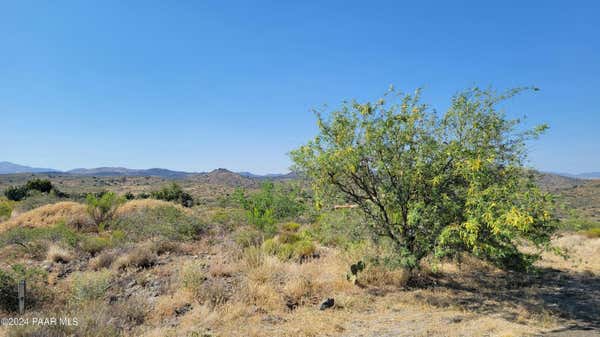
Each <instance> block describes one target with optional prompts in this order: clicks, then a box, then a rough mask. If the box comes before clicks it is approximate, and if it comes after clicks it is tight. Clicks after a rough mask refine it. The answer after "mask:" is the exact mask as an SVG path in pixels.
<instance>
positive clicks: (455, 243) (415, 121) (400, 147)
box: [291, 88, 557, 269]
mask: <svg viewBox="0 0 600 337" xmlns="http://www.w3.org/2000/svg"><path fill="white" fill-rule="evenodd" d="M522 90H523V88H517V89H513V90H509V91H507V92H505V93H501V94H498V93H496V92H495V91H493V90H491V89H490V90H481V89H478V88H473V89H470V90H466V91H465V92H462V93H459V94H457V95H455V96H454V97H453V98H452V100H451V102H450V106H449V107H448V110H447V111H446V113H444V114H441V115H440V114H437V113H436V112H435V110H433V109H431V108H430V107H429V106H428V105H427V104H423V103H422V102H421V101H420V95H421V94H420V91H417V92H416V93H415V94H400V95H396V94H395V93H394V92H393V90H392V91H391V92H388V93H387V94H386V97H384V98H382V99H380V100H378V101H376V102H373V103H370V102H366V103H358V102H357V101H346V102H345V103H344V105H343V106H342V107H341V108H340V109H338V110H335V111H331V112H330V113H326V112H323V113H319V114H317V118H318V123H317V124H318V134H317V135H316V137H314V138H313V139H312V140H310V141H309V142H308V143H306V144H305V145H304V146H301V147H300V148H299V149H297V150H294V151H292V152H291V157H292V160H293V161H294V163H295V165H294V169H295V171H297V172H299V173H300V174H301V175H304V176H306V177H308V178H309V179H310V180H311V181H312V184H313V190H314V192H315V195H314V198H315V201H316V204H317V206H318V207H319V208H320V207H321V206H324V205H325V202H327V203H329V204H331V203H334V202H336V201H337V200H340V195H342V196H343V197H344V198H345V199H347V200H349V201H351V202H352V203H353V204H356V205H357V206H358V210H359V211H360V212H361V213H363V215H364V216H365V217H366V218H367V220H368V224H369V226H368V229H369V231H370V232H371V233H370V234H371V236H373V237H388V238H390V239H391V240H393V242H394V243H395V245H396V246H397V249H396V250H397V255H398V260H399V262H400V264H401V265H403V266H405V267H408V268H410V269H412V268H418V267H419V261H420V260H422V259H423V258H425V257H427V256H430V255H431V254H435V255H436V256H438V257H443V256H451V255H456V254H459V253H460V252H465V251H466V252H469V253H472V254H473V255H476V256H478V257H480V258H484V259H487V260H490V261H492V262H494V263H495V264H497V265H498V266H501V267H505V268H511V269H524V268H527V267H529V266H531V263H532V261H533V258H534V257H535V256H534V255H527V254H525V253H523V252H521V251H520V250H519V249H518V245H519V242H522V241H523V240H525V241H530V242H532V243H533V244H534V245H536V246H538V247H540V248H547V247H548V243H549V241H550V238H551V236H552V233H553V232H555V231H556V229H557V223H556V221H555V218H554V216H553V215H552V214H550V213H551V210H552V198H551V196H550V195H548V194H546V193H542V192H540V190H539V189H538V188H537V187H536V184H535V181H534V180H533V177H532V176H531V175H530V174H528V172H529V171H528V169H527V168H526V167H525V161H524V158H526V154H527V151H526V150H527V142H528V141H529V140H531V139H534V138H536V137H537V136H539V135H540V134H542V133H543V131H544V130H546V129H547V126H546V125H539V126H537V127H535V128H533V129H531V130H525V129H524V128H523V127H522V126H521V125H519V124H520V121H519V120H512V119H509V118H508V117H506V115H505V114H504V113H503V112H502V109H501V108H500V107H499V104H500V102H502V101H503V100H505V99H508V98H510V97H512V96H514V95H516V94H517V93H519V92H521V91H522Z"/></svg>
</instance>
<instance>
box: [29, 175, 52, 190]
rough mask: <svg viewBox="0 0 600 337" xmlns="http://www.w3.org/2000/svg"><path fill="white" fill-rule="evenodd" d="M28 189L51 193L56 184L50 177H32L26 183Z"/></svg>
mask: <svg viewBox="0 0 600 337" xmlns="http://www.w3.org/2000/svg"><path fill="white" fill-rule="evenodd" d="M25 188H27V190H28V191H39V192H42V193H50V191H52V189H53V188H54V186H52V183H51V182H50V180H48V179H37V178H36V179H32V180H29V181H28V182H27V184H25Z"/></svg>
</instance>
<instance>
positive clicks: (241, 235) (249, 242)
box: [233, 227, 265, 248]
mask: <svg viewBox="0 0 600 337" xmlns="http://www.w3.org/2000/svg"><path fill="white" fill-rule="evenodd" d="M233 236H234V239H235V242H236V243H237V244H238V245H240V246H241V247H242V248H246V247H254V246H260V245H261V243H262V242H263V239H264V236H265V235H264V234H263V233H262V232H260V231H259V230H257V229H255V228H248V227H241V228H239V229H238V230H237V231H236V232H235V233H234V235H233Z"/></svg>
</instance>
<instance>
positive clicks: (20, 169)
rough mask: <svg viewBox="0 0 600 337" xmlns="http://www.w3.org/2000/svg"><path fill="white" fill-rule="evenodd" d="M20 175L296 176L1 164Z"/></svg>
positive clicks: (7, 171) (0, 171) (2, 169)
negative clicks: (55, 167)
mask: <svg viewBox="0 0 600 337" xmlns="http://www.w3.org/2000/svg"><path fill="white" fill-rule="evenodd" d="M19 173H62V174H70V175H81V176H100V177H107V176H116V177H119V176H149V177H161V178H167V179H184V178H188V177H194V176H203V175H209V174H211V173H212V174H213V175H215V174H218V173H221V174H226V173H231V174H236V175H239V176H240V177H244V178H250V179H278V178H281V179H285V178H293V177H294V176H295V175H294V173H292V172H288V173H270V174H264V175H261V174H254V173H252V172H247V171H243V172H234V171H230V170H228V169H225V168H217V169H214V170H212V171H210V172H185V171H175V170H169V169H165V168H158V167H154V168H149V169H130V168H126V167H119V166H101V167H94V168H75V169H71V170H67V171H60V170H56V169H49V168H35V167H29V166H24V165H18V164H14V163H11V162H8V161H3V162H0V174H19Z"/></svg>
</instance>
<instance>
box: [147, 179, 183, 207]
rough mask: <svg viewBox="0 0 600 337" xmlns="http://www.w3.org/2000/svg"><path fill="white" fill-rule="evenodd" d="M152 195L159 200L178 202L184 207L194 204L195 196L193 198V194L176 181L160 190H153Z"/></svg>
mask: <svg viewBox="0 0 600 337" xmlns="http://www.w3.org/2000/svg"><path fill="white" fill-rule="evenodd" d="M150 196H151V197H152V198H154V199H158V200H164V201H172V202H177V203H179V204H181V205H182V206H184V207H192V206H194V198H192V195H191V194H189V193H187V192H185V191H184V190H183V189H182V188H181V186H179V185H178V184H176V183H172V184H171V185H169V186H165V187H163V188H162V189H160V190H158V191H154V192H151V193H150Z"/></svg>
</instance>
